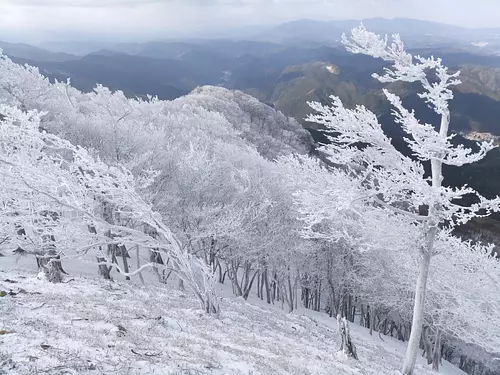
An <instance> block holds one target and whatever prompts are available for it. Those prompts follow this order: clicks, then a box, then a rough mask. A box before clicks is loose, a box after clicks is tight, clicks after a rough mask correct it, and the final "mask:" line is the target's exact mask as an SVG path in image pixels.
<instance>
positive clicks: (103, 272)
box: [97, 257, 113, 280]
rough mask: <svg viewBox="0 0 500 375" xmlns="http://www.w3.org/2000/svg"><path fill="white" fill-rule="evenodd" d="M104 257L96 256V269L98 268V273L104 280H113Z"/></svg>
mask: <svg viewBox="0 0 500 375" xmlns="http://www.w3.org/2000/svg"><path fill="white" fill-rule="evenodd" d="M103 263H106V259H105V258H102V257H97V264H98V270H99V275H100V276H102V277H103V278H104V280H113V279H112V278H111V268H112V267H111V266H110V267H108V266H107V265H106V264H103Z"/></svg>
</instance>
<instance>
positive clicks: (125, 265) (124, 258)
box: [118, 245, 130, 280]
mask: <svg viewBox="0 0 500 375" xmlns="http://www.w3.org/2000/svg"><path fill="white" fill-rule="evenodd" d="M118 249H119V250H120V254H121V256H122V262H123V271H124V272H125V273H129V272H130V270H129V268H128V261H127V255H128V252H127V248H126V247H125V246H124V245H120V246H119V247H118ZM125 280H130V276H125Z"/></svg>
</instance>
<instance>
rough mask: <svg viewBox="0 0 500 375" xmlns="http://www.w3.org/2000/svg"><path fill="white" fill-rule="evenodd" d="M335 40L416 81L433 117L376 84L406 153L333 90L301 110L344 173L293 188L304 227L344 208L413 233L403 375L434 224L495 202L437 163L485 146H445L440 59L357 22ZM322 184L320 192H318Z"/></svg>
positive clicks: (421, 302)
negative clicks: (466, 201) (424, 118)
mask: <svg viewBox="0 0 500 375" xmlns="http://www.w3.org/2000/svg"><path fill="white" fill-rule="evenodd" d="M343 43H344V45H345V46H346V48H347V49H348V50H349V51H351V52H353V53H363V54H366V55H370V56H373V57H376V58H382V59H384V60H385V61H387V62H388V63H389V64H390V65H391V67H390V68H386V70H385V74H384V75H382V76H379V75H377V74H374V77H375V78H377V79H378V80H380V81H381V82H398V81H401V82H418V83H420V84H421V85H422V87H423V91H422V93H421V94H419V96H420V98H421V99H422V100H424V101H425V102H426V103H427V104H428V105H429V106H430V107H431V108H432V109H433V110H434V111H435V112H436V113H437V114H438V115H440V116H441V121H440V124H438V125H437V128H438V129H437V130H436V129H435V127H434V126H433V125H431V124H427V123H421V122H420V121H419V120H418V119H417V118H416V116H415V114H414V112H413V111H409V110H407V109H406V108H405V107H404V106H403V104H402V101H401V99H400V98H399V97H397V96H396V95H394V94H392V93H390V92H389V91H387V90H384V94H385V95H386V97H387V99H388V100H389V102H390V103H391V104H392V106H393V108H394V110H393V115H394V118H395V121H396V122H397V123H398V124H400V125H401V127H402V129H403V131H404V132H405V133H406V135H407V137H406V138H405V141H406V143H407V145H408V146H409V148H410V150H411V151H412V153H413V158H410V157H407V156H405V155H404V154H402V153H401V152H400V151H398V150H397V149H396V148H395V147H394V146H393V144H392V143H391V139H390V138H389V137H388V136H387V135H386V134H385V133H384V131H383V129H382V126H381V124H380V123H379V122H378V120H377V116H376V115H375V114H373V113H372V112H370V111H369V110H368V109H366V108H365V107H363V106H357V107H356V108H354V109H348V108H346V107H344V105H343V103H342V102H341V100H340V99H339V98H337V97H333V96H332V97H331V99H332V105H330V106H325V105H322V104H320V103H309V104H310V105H311V107H312V108H313V109H314V110H315V111H316V112H317V113H316V114H313V115H311V116H309V117H308V121H311V122H316V123H318V124H320V125H323V126H324V127H325V128H326V132H327V133H328V134H329V139H330V144H328V145H325V146H323V147H322V151H323V152H324V153H325V154H326V155H327V156H328V158H329V160H330V161H331V162H332V163H334V164H336V165H341V166H343V171H344V172H340V171H335V172H333V175H332V176H329V177H325V180H324V182H323V183H322V184H321V185H319V186H318V189H317V190H311V189H301V190H299V193H298V195H299V199H300V200H301V201H302V202H301V203H300V205H301V211H302V213H303V215H304V218H305V220H306V225H307V227H308V228H309V229H314V226H315V225H317V224H320V223H324V222H325V221H326V222H333V223H335V222H338V220H339V215H338V213H339V211H344V212H346V210H347V211H348V212H352V213H353V214H357V215H359V216H360V217H364V218H366V217H369V216H370V215H371V214H369V213H370V212H372V213H375V212H380V211H381V210H382V212H385V213H386V214H387V215H393V216H396V217H398V220H402V221H404V222H406V223H407V225H410V226H411V227H413V228H415V229H416V230H417V231H418V233H420V234H421V235H420V236H417V240H416V241H415V243H414V245H413V247H414V250H415V251H416V252H417V253H418V259H419V261H418V263H419V265H418V269H419V271H418V278H417V283H416V288H415V301H414V308H413V322H412V330H411V335H410V341H409V344H408V349H407V353H406V357H405V361H404V365H403V373H404V374H405V375H411V374H412V373H413V369H414V365H415V361H416V357H417V351H418V347H419V341H420V336H421V332H422V323H423V321H424V307H425V295H426V289H427V279H428V275H429V268H430V264H431V258H432V257H433V256H434V255H436V254H438V253H439V251H440V249H439V248H437V247H436V246H435V240H436V235H437V233H438V232H439V227H440V226H443V225H446V226H449V227H453V226H454V225H456V224H460V223H464V222H467V221H468V220H470V219H471V218H473V217H475V216H478V215H488V214H489V213H490V212H492V211H494V210H498V209H499V205H500V199H499V198H496V199H494V200H487V199H485V198H484V197H482V196H480V195H479V194H478V193H477V192H475V191H474V190H473V189H471V188H470V187H467V186H464V187H459V188H451V187H447V186H444V185H443V184H442V182H443V174H442V166H443V164H446V165H453V166H462V165H464V164H468V163H473V162H475V161H478V160H480V159H482V158H483V157H484V156H485V154H486V153H487V152H488V151H489V150H491V149H492V148H493V145H492V144H491V143H481V144H479V151H478V152H474V151H473V150H470V149H467V148H465V147H463V146H453V145H452V143H451V138H452V137H453V135H450V134H449V133H450V132H449V123H450V111H449V108H448V102H449V101H450V100H451V99H452V98H453V93H452V91H451V89H450V87H451V86H454V85H457V84H459V83H460V82H459V81H458V79H457V77H458V74H459V73H453V74H450V73H449V72H448V69H447V68H446V67H445V66H444V65H443V64H442V61H441V60H440V59H436V58H434V57H430V58H424V57H420V56H412V55H411V54H409V53H408V52H406V51H405V49H404V45H403V42H402V41H401V39H400V37H399V36H398V35H394V36H393V41H392V43H389V42H388V39H387V38H381V37H380V36H378V35H376V34H374V33H371V32H368V31H367V30H366V29H365V28H364V27H363V26H361V27H359V28H356V29H354V30H352V35H351V37H350V38H347V37H346V36H345V35H344V36H343ZM425 163H429V164H430V166H431V176H430V177H428V176H427V175H426V174H425V170H424V164H425ZM316 171H318V167H316ZM317 173H320V172H317ZM337 176H339V177H337ZM349 180H350V181H351V182H348V181H349ZM349 185H350V186H349ZM322 187H323V191H319V190H321V188H322ZM468 194H472V195H475V196H476V197H477V202H478V203H476V204H473V205H472V206H470V207H464V206H462V205H460V204H459V203H457V201H459V200H460V199H461V198H462V197H464V196H465V195H468ZM335 207H336V208H335ZM363 220H365V219H363ZM375 228H376V226H375ZM345 232H346V231H345V230H343V229H342V226H341V227H340V229H337V230H335V231H333V232H332V231H330V233H328V237H329V238H330V239H334V238H336V237H339V236H344V234H345Z"/></svg>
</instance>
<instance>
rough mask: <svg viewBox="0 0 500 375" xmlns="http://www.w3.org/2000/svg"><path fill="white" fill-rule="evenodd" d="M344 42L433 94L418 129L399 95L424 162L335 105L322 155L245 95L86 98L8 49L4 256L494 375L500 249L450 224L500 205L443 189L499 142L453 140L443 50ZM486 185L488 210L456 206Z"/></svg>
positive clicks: (370, 122) (56, 277)
mask: <svg viewBox="0 0 500 375" xmlns="http://www.w3.org/2000/svg"><path fill="white" fill-rule="evenodd" d="M344 44H345V45H346V47H347V48H348V50H350V51H351V52H353V53H363V54H367V55H371V56H373V57H376V58H382V59H384V60H385V61H387V65H388V68H387V69H386V71H385V74H384V75H382V76H379V75H374V76H375V78H377V79H379V80H380V81H381V82H409V83H418V84H420V85H421V86H422V93H421V94H420V97H421V98H422V100H424V101H426V102H427V104H428V105H429V106H430V107H431V108H433V109H434V110H435V112H436V113H437V114H439V115H440V116H441V122H440V124H437V126H434V125H432V124H423V123H421V122H419V120H418V119H417V118H416V117H415V114H414V113H413V112H411V111H409V110H408V109H406V108H405V107H404V106H403V104H402V102H401V100H400V98H398V97H397V96H395V95H393V94H391V93H390V92H389V91H385V95H386V97H387V99H388V100H389V101H390V103H391V104H392V106H393V108H394V117H395V120H396V122H397V123H399V124H400V125H401V127H402V129H403V130H404V132H405V133H406V137H407V138H406V139H405V140H406V142H407V144H408V146H409V148H410V149H411V150H412V153H413V157H412V158H410V157H406V156H404V155H403V154H401V153H400V152H399V151H398V150H397V149H396V148H395V147H394V146H393V145H392V143H391V139H389V138H388V137H387V136H386V135H385V134H384V132H383V130H382V128H381V126H380V124H379V123H378V121H377V116H376V115H374V114H373V113H372V112H370V111H369V110H368V109H366V108H364V107H361V106H360V107H356V108H354V109H349V108H346V107H344V105H343V104H342V102H341V101H340V100H339V99H338V98H336V97H332V104H331V105H328V106H325V105H322V104H319V103H310V105H311V107H312V108H313V109H314V110H315V114H313V115H311V116H310V117H309V119H308V120H309V121H312V122H316V123H318V124H320V125H322V126H323V127H324V128H325V129H326V132H327V134H328V136H329V138H330V144H328V145H324V146H322V147H321V151H322V154H324V155H326V156H327V158H328V163H325V162H323V161H320V160H318V159H316V158H314V157H312V156H309V154H310V151H311V145H312V142H311V138H310V136H309V135H308V134H307V132H305V131H304V130H303V129H302V128H301V127H300V125H299V124H298V123H297V122H296V121H295V120H292V119H288V118H286V117H285V116H283V115H282V114H281V113H279V112H276V111H274V110H272V109H271V108H269V107H267V106H265V105H263V104H261V103H259V102H258V101H256V100H255V99H254V98H251V97H250V96H248V95H245V94H243V93H241V92H232V91H229V90H225V89H223V88H214V87H204V88H200V89H197V90H195V91H194V92H193V93H191V94H190V95H188V96H186V97H183V98H180V99H177V100H174V101H161V100H158V99H157V98H154V97H148V98H145V99H134V98H133V99H131V98H127V97H125V96H124V95H123V93H121V92H119V91H118V92H111V91H110V90H108V89H107V88H105V87H102V86H97V87H96V88H95V89H94V91H93V92H91V93H82V92H80V91H78V90H76V89H74V88H73V87H71V85H70V83H69V82H66V83H64V82H49V80H48V79H46V78H45V77H43V76H42V75H41V74H40V73H39V71H38V70H37V69H36V68H33V67H29V66H20V65H17V64H15V63H13V62H12V61H11V60H10V59H8V58H7V57H6V56H3V55H0V103H1V106H0V114H1V119H0V120H1V125H0V126H1V132H0V178H1V182H0V190H1V198H0V199H1V208H0V210H1V212H0V235H1V241H2V247H3V248H5V247H6V246H7V247H9V246H10V247H11V248H12V249H13V250H15V251H16V252H18V253H23V254H32V255H35V256H36V257H37V259H38V265H39V267H40V270H41V272H43V273H44V274H45V275H46V276H47V277H48V279H49V280H51V281H54V282H57V281H60V280H61V271H62V269H63V267H62V266H61V264H62V265H64V264H65V262H70V261H74V262H77V261H78V262H86V263H87V264H93V267H95V269H96V271H98V272H99V274H100V275H101V276H102V277H103V278H106V279H112V278H113V277H116V276H115V275H118V274H120V275H121V277H125V278H127V279H130V278H137V279H138V280H140V281H141V282H143V283H145V282H147V281H148V280H150V279H148V276H149V275H153V276H154V278H157V279H158V281H159V282H162V283H169V282H170V281H173V280H175V281H176V282H178V284H179V287H181V288H185V287H187V288H188V289H189V290H190V291H192V293H194V295H195V296H196V297H197V298H198V300H199V302H200V306H201V307H202V308H203V309H205V310H206V311H207V312H208V313H214V314H218V313H219V311H220V304H219V299H218V297H217V293H216V291H217V289H218V287H217V285H218V284H220V283H229V284H230V285H231V287H232V290H233V292H234V294H235V295H236V296H241V297H243V298H245V299H247V298H249V297H251V296H252V298H260V299H262V300H264V301H266V302H267V303H269V304H280V305H281V306H283V308H286V309H287V310H288V311H293V310H294V309H297V308H300V307H304V308H309V309H314V310H316V311H326V312H327V313H328V314H330V316H336V317H337V316H338V317H339V318H345V320H350V321H351V322H356V323H359V324H361V325H363V326H365V327H367V328H369V329H370V332H371V333H372V332H373V331H375V332H378V333H379V335H380V337H382V335H391V336H394V337H397V338H399V339H400V340H404V341H408V342H409V343H408V351H407V355H406V358H405V363H404V366H403V373H404V374H405V375H409V374H412V373H413V369H414V366H415V361H416V358H417V355H418V353H419V348H420V349H422V352H423V353H424V355H425V356H426V358H427V361H428V363H429V364H432V365H433V367H434V368H435V369H438V368H439V364H440V362H441V359H442V358H444V359H447V360H450V361H452V362H453V361H454V362H456V363H457V365H460V366H461V368H463V369H466V370H467V371H468V372H470V373H476V374H483V375H486V374H487V373H488V371H494V366H495V361H494V357H495V355H498V347H499V341H498V340H499V335H500V315H499V314H498V311H500V293H498V290H497V288H498V285H500V264H499V262H498V260H497V259H496V258H495V257H494V256H492V245H483V244H481V243H480V242H477V241H474V242H472V241H466V240H463V239H461V238H458V237H456V236H454V235H453V231H454V229H455V227H456V226H457V225H459V224H463V223H465V222H467V221H468V220H470V219H472V218H474V217H476V216H485V215H488V214H489V213H490V212H492V211H496V210H498V208H499V206H500V200H498V199H495V200H487V199H485V198H483V197H481V196H480V195H479V194H477V193H476V192H474V191H473V190H472V189H470V188H469V187H460V188H451V187H447V186H446V181H444V183H443V178H442V166H443V164H446V165H454V166H461V165H464V164H468V163H473V162H475V161H477V160H480V159H481V158H482V157H484V155H485V154H486V153H487V152H488V151H489V150H490V149H491V148H492V147H493V146H492V145H491V144H489V143H483V144H480V145H479V151H477V152H473V151H472V150H469V149H466V148H464V147H461V146H453V145H452V144H451V142H450V139H451V136H450V134H449V125H450V124H449V123H450V113H449V109H448V102H449V101H450V100H451V99H452V98H453V94H452V91H451V87H452V86H454V85H457V84H459V81H458V73H454V74H451V73H449V72H448V69H447V68H446V67H445V66H443V65H442V62H441V60H440V59H435V58H432V57H431V58H423V57H419V56H412V55H411V54H409V53H407V52H406V51H405V49H404V46H403V43H402V42H401V40H400V39H399V37H398V36H394V38H393V41H392V43H389V42H388V40H387V38H386V39H383V38H380V37H379V36H377V35H375V34H372V33H370V32H368V31H367V30H365V29H364V28H363V27H360V28H358V29H355V30H353V31H352V35H351V37H350V38H347V37H344ZM426 163H428V164H430V165H431V170H432V172H431V175H429V176H428V175H426V172H425V168H424V165H425V164H426ZM472 194H473V195H476V197H477V200H476V201H477V203H476V204H475V205H473V206H469V207H464V206H461V205H460V204H459V202H460V198H461V197H463V196H465V195H469V196H470V195H472ZM345 320H344V321H345ZM339 321H341V320H340V319H339ZM347 346H349V345H347ZM347 346H346V347H347Z"/></svg>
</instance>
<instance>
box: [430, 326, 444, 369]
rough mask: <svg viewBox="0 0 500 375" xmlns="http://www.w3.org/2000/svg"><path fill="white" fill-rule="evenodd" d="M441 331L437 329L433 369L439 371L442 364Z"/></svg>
mask: <svg viewBox="0 0 500 375" xmlns="http://www.w3.org/2000/svg"><path fill="white" fill-rule="evenodd" d="M441 349H442V346H441V331H440V330H439V329H436V338H435V339H434V350H433V353H432V369H433V370H434V371H439V364H440V362H441Z"/></svg>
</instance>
